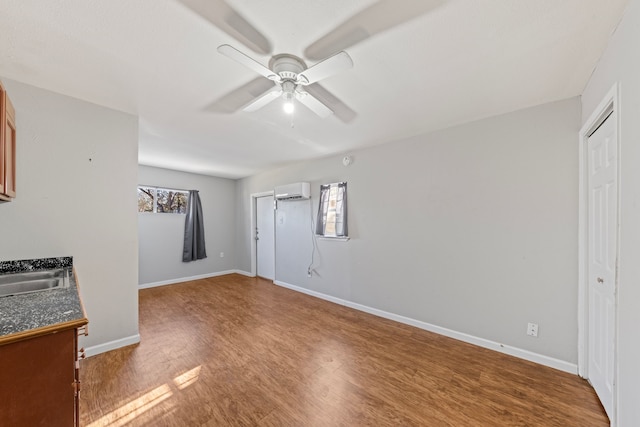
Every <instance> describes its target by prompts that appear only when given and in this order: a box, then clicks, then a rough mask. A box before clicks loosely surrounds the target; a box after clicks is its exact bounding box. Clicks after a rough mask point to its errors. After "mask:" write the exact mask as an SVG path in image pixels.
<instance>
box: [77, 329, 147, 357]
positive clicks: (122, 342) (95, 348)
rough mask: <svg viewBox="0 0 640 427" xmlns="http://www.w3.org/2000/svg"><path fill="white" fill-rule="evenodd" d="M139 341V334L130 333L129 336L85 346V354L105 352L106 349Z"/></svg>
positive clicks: (114, 348) (88, 355)
mask: <svg viewBox="0 0 640 427" xmlns="http://www.w3.org/2000/svg"><path fill="white" fill-rule="evenodd" d="M139 342H140V334H135V335H131V336H130V337H125V338H120V339H119V340H114V341H109V342H106V343H104V344H98V345H93V346H91V347H87V348H86V350H85V352H84V353H85V354H86V356H87V357H91V356H95V355H96V354H100V353H106V352H107V351H111V350H116V349H118V348H121V347H126V346H128V345H133V344H138V343H139Z"/></svg>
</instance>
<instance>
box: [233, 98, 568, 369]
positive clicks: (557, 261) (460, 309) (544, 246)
mask: <svg viewBox="0 0 640 427" xmlns="http://www.w3.org/2000/svg"><path fill="white" fill-rule="evenodd" d="M579 127H580V103H579V100H578V99H577V98H574V99H569V100H565V101H560V102H556V103H552V104H547V105H542V106H539V107H535V108H530V109H527V110H523V111H518V112H514V113H510V114H505V115H502V116H498V117H494V118H489V119H485V120H482V121H478V122H474V123H470V124H466V125H462V126H458V127H455V128H451V129H447V130H443V131H440V132H435V133H431V134H428V135H423V136H419V137H414V138H411V139H408V140H404V141H401V142H397V143H392V144H386V145H382V146H378V147H375V148H370V149H366V150H362V151H356V152H353V153H352V154H353V156H354V163H353V164H352V165H351V166H349V167H344V166H343V165H342V163H341V158H342V156H333V157H328V158H324V159H320V160H315V161H310V162H306V163H300V164H296V165H292V166H289V167H285V168H282V169H278V170H273V171H269V172H265V173H262V174H259V175H257V176H253V177H250V178H246V179H243V180H240V181H239V182H238V185H237V194H238V198H237V203H238V207H237V212H238V221H237V225H238V230H237V236H238V239H237V240H238V243H237V245H238V267H239V268H240V269H241V270H245V271H250V263H251V258H250V238H251V236H250V233H249V228H250V226H249V221H250V219H249V218H250V211H249V210H250V197H249V195H250V194H251V193H255V192H260V191H266V190H270V189H272V188H273V187H274V186H276V185H281V184H288V183H291V182H298V181H309V182H311V185H312V199H313V200H312V201H311V202H309V201H299V202H287V203H280V205H279V210H278V213H277V215H278V217H279V218H278V220H276V224H277V226H276V233H277V241H276V259H277V265H276V280H278V281H282V282H285V283H288V284H291V285H295V286H300V287H304V288H306V289H309V290H313V291H317V292H321V293H324V294H328V295H330V296H334V297H338V298H342V299H346V300H348V301H351V302H355V303H359V304H363V305H366V306H368V307H372V308H376V309H381V310H385V311H387V312H391V313H394V314H398V315H402V316H406V317H409V318H412V319H416V320H419V321H423V322H428V323H431V324H433V325H437V326H440V327H444V328H449V329H451V330H454V331H458V332H462V333H466V334H470V335H472V336H475V337H479V338H484V339H488V340H492V341H495V342H498V343H503V344H507V345H510V346H514V347H518V348H520V349H525V350H529V351H532V352H535V353H538V354H541V355H546V356H549V357H552V358H556V359H559V360H562V361H566V362H569V363H573V364H575V363H577V350H576V345H577V293H578V290H577V245H576V242H577V197H578V183H577V165H578V162H577V157H578V152H577V147H578V138H577V135H578V130H579ZM342 180H344V181H348V191H349V196H348V197H349V215H350V217H349V230H350V236H351V237H352V238H351V240H350V241H348V242H337V241H329V240H318V249H319V254H317V256H316V260H317V267H316V268H315V273H314V275H313V277H312V278H307V274H306V273H307V265H308V263H309V261H310V254H311V248H312V240H311V234H310V233H311V232H310V227H311V224H310V221H311V220H310V216H311V214H312V212H311V211H313V215H315V209H317V203H318V200H317V198H318V193H319V186H320V184H322V183H327V182H335V181H342ZM280 217H282V221H280ZM281 222H282V223H281ZM527 322H536V323H538V324H539V327H540V330H539V337H538V338H531V337H528V336H527V335H526V333H525V332H526V325H527Z"/></svg>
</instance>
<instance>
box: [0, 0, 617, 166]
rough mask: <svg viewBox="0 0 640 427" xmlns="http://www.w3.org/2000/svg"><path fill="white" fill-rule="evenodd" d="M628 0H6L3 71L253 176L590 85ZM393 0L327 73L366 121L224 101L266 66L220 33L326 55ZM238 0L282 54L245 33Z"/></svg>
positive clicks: (184, 162)
mask: <svg viewBox="0 0 640 427" xmlns="http://www.w3.org/2000/svg"><path fill="white" fill-rule="evenodd" d="M627 1H628V0H607V1H603V0H448V1H447V0H441V1H438V0H382V1H380V2H376V1H374V0H322V1H318V0H270V1H265V0H227V1H226V3H225V1H224V0H135V1H131V0H109V1H104V0H57V1H42V0H0V10H1V11H2V13H0V76H4V77H8V78H11V79H14V80H17V81H21V82H24V83H28V84H31V85H34V86H38V87H42V88H45V89H49V90H52V91H55V92H59V93H62V94H66V95H69V96H73V97H76V98H80V99H83V100H87V101H90V102H93V103H96V104H100V105H104V106H107V107H111V108H114V109H117V110H121V111H125V112H129V113H133V114H137V115H138V116H139V117H140V144H139V160H140V163H142V164H147V165H153V166H160V167H166V168H170V169H178V170H185V171H191V172H197V173H203V174H209V175H215V176H222V177H229V178H239V177H243V176H248V175H251V174H254V173H257V172H259V171H262V170H265V169H268V168H272V167H274V166H277V165H280V164H284V163H287V162H291V161H298V160H303V159H309V158H313V157H320V156H325V155H328V154H331V153H338V152H345V151H349V150H352V149H355V148H360V147H365V146H369V145H375V144H380V143H384V142H389V141H394V140H398V139H401V138H403V137H407V136H412V135H416V134H420V133H425V132H429V131H433V130H436V129H442V128H446V127H449V126H452V125H455V124H459V123H464V122H468V121H472V120H477V119H480V118H483V117H488V116H492V115H496V114H501V113H505V112H508V111H513V110H517V109H521V108H525V107H528V106H533V105H537V104H541V103H545V102H550V101H554V100H559V99H564V98H568V97H571V96H576V95H579V94H581V93H582V90H583V88H584V86H585V84H586V83H587V80H588V79H589V77H590V75H591V72H592V70H593V68H594V67H595V65H596V63H597V61H598V58H599V57H600V55H601V53H602V51H603V50H604V47H605V45H606V43H607V41H608V39H609V36H610V34H611V33H612V31H614V30H615V27H616V25H617V24H618V22H619V20H620V18H621V16H622V13H623V10H624V7H625V6H626V4H627ZM376 3H380V4H377V5H375V4H376ZM425 3H426V4H428V5H429V9H430V10H428V11H426V12H424V13H422V12H420V13H416V12H414V11H412V10H411V8H415V7H416V4H422V5H424V4H425ZM186 5H191V7H187V6H186ZM205 6H206V7H208V8H209V9H206V8H205ZM384 6H391V8H392V12H393V13H390V12H389V11H387V12H383V13H378V14H373V15H376V16H375V19H376V22H382V23H383V24H386V25H387V26H389V27H390V28H388V29H386V30H383V31H380V32H377V33H375V34H372V35H371V36H370V37H368V38H365V39H364V40H362V41H360V42H357V43H355V44H353V45H351V46H349V47H347V48H346V49H345V50H346V51H347V52H348V53H349V55H350V56H351V57H352V59H353V62H354V64H355V65H354V67H353V68H352V69H350V70H347V71H344V72H341V73H339V74H337V75H335V76H332V77H330V78H328V79H326V80H323V81H322V82H321V83H320V84H321V85H322V86H323V87H324V88H325V89H327V90H328V91H330V92H331V93H332V94H334V95H335V96H336V97H338V98H339V99H340V100H341V101H342V102H343V103H344V104H346V105H347V106H348V107H350V108H351V109H352V110H354V111H355V112H356V113H357V116H356V117H355V118H354V119H353V120H352V121H350V122H348V123H344V122H343V121H340V120H338V119H337V118H336V117H335V116H330V117H327V118H325V119H322V118H320V117H318V116H315V115H314V114H313V113H312V112H310V111H309V110H307V109H306V108H305V107H304V106H302V105H298V107H297V109H296V112H295V114H294V115H293V120H292V118H291V116H287V115H285V114H284V113H283V111H282V108H281V104H280V102H278V101H276V102H273V103H271V104H269V105H268V106H267V107H265V108H263V109H261V110H259V111H257V112H252V113H247V112H243V111H237V112H233V113H219V112H214V111H212V108H211V105H212V103H214V101H216V100H219V99H220V98H221V97H223V96H224V95H226V94H228V93H230V92H232V91H234V90H237V89H238V88H239V87H241V86H243V85H245V84H247V83H248V82H251V81H252V80H254V79H256V78H258V77H259V76H258V75H257V74H255V73H254V72H252V71H251V70H249V69H246V68H244V67H243V66H242V65H240V64H238V63H236V62H234V61H232V60H230V59H229V58H227V57H225V56H223V55H220V54H219V53H217V51H216V47H217V46H218V45H221V44H224V43H228V44H230V45H232V46H234V47H236V48H237V49H239V50H241V51H242V52H244V53H246V54H247V55H249V56H251V57H253V58H255V59H256V60H257V61H259V62H261V63H262V64H264V65H267V64H268V62H269V59H270V57H271V55H275V54H279V53H290V54H293V55H296V56H299V57H302V58H304V59H305V60H306V62H307V65H308V66H311V65H313V64H314V63H316V62H317V61H315V60H309V59H308V58H305V55H304V53H305V49H306V48H307V47H309V46H310V45H311V44H312V43H313V42H315V41H317V40H319V39H320V38H322V37H323V36H325V35H327V34H329V33H330V32H331V31H332V30H333V29H335V28H336V27H337V26H338V25H340V24H342V23H346V24H347V25H349V24H353V23H354V22H355V19H356V17H365V18H363V19H372V18H371V15H367V13H372V12H374V11H375V9H370V8H371V7H384ZM418 7H420V6H418ZM223 10H226V11H227V12H226V14H227V15H226V16H228V13H229V11H231V12H232V13H233V12H235V13H237V14H239V15H241V16H242V17H244V18H245V19H246V21H248V22H249V23H250V24H251V26H252V27H253V28H254V29H255V30H257V32H258V33H260V34H262V35H263V36H264V38H265V39H266V41H267V42H268V44H269V45H270V47H271V49H270V54H260V53H256V52H255V51H253V50H252V49H250V48H249V47H247V46H246V45H245V44H243V43H242V41H239V40H238V39H236V38H234V37H232V36H231V35H230V33H231V32H232V30H233V28H230V27H228V26H227V27H225V25H224V23H223V20H224V16H223V15H224V14H223V13H222V11H223ZM390 10H391V9H390ZM403 11H404V12H407V13H405V15H407V14H410V15H412V16H414V17H413V18H412V19H408V18H407V17H406V16H403V13H402V12H403ZM367 17H368V18H367ZM394 20H395V21H394Z"/></svg>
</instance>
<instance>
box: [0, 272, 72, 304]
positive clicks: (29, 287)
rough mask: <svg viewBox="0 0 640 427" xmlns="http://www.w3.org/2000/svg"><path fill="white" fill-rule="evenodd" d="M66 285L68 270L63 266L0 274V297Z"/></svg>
mask: <svg viewBox="0 0 640 427" xmlns="http://www.w3.org/2000/svg"><path fill="white" fill-rule="evenodd" d="M67 287H69V272H68V271H67V270H65V269H63V268H58V269H55V270H42V271H27V272H23V273H12V274H3V275H0V297H6V296H10V295H19V294H27V293H31V292H40V291H49V290H53V289H61V288H67Z"/></svg>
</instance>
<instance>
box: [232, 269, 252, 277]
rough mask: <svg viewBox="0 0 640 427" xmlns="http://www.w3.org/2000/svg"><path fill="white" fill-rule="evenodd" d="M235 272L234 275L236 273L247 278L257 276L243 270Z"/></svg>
mask: <svg viewBox="0 0 640 427" xmlns="http://www.w3.org/2000/svg"><path fill="white" fill-rule="evenodd" d="M233 272H234V273H236V274H242V275H243V276H247V277H256V275H255V274H251V273H250V272H248V271H243V270H234V271H233Z"/></svg>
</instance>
